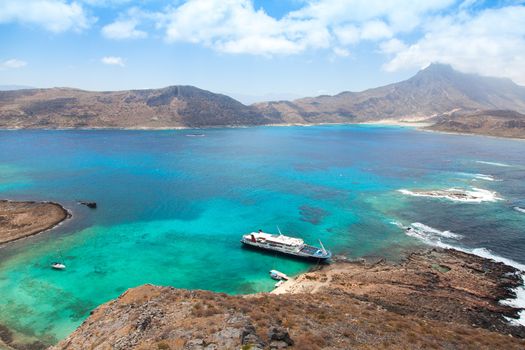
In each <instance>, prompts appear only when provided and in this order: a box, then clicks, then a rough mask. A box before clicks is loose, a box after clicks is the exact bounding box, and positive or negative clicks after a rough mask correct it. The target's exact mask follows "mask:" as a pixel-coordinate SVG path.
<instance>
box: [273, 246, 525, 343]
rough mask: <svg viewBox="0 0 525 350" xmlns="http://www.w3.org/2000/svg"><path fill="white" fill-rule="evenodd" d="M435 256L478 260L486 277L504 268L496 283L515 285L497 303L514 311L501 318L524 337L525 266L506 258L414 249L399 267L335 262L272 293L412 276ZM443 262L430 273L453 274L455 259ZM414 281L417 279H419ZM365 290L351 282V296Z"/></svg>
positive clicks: (379, 262)
mask: <svg viewBox="0 0 525 350" xmlns="http://www.w3.org/2000/svg"><path fill="white" fill-rule="evenodd" d="M434 253H437V255H438V256H439V254H445V256H446V255H449V254H450V255H452V256H454V255H456V256H461V255H462V256H463V257H461V259H465V260H466V261H468V260H469V259H473V260H474V262H475V260H478V262H482V268H483V270H485V271H484V272H483V273H487V270H486V269H487V265H492V266H498V265H499V266H501V271H505V272H504V273H502V274H500V275H499V276H494V277H495V279H496V280H501V279H505V278H510V277H511V276H513V277H512V278H513V279H514V280H513V282H510V281H507V282H505V283H504V284H503V285H502V286H500V287H499V288H498V289H497V290H498V293H497V294H496V295H497V299H496V300H495V304H497V305H504V306H510V307H511V308H513V311H511V312H510V313H512V314H513V315H510V314H502V316H503V317H504V318H505V320H506V321H507V322H508V326H510V327H515V326H517V327H522V328H523V330H522V332H521V334H522V337H525V299H524V298H525V270H523V265H521V264H519V263H513V264H511V263H510V261H507V260H508V259H505V258H504V259H497V258H496V257H488V256H486V255H485V256H484V255H483V254H476V253H475V252H472V251H466V250H461V249H457V248H454V247H446V248H445V247H429V248H421V249H414V250H412V251H411V252H407V256H406V258H405V259H403V260H402V261H401V262H399V263H392V262H386V260H385V259H379V260H377V261H368V262H367V261H364V260H362V261H349V260H346V259H340V260H337V259H336V261H335V262H334V263H332V264H329V265H320V266H318V267H316V268H314V269H311V270H310V271H308V272H305V273H302V274H299V275H297V276H294V277H292V278H290V279H289V280H287V281H284V282H283V283H282V284H281V285H280V286H279V287H276V288H275V289H274V290H272V291H271V292H269V293H270V294H274V295H289V294H302V293H309V294H315V293H320V292H322V291H323V290H324V289H330V288H333V284H337V283H338V282H337V281H336V280H337V279H338V278H341V276H340V275H344V274H347V276H346V277H348V278H349V279H352V278H355V277H356V276H358V275H359V274H367V273H368V274H370V273H375V271H373V269H374V268H376V269H381V268H385V271H388V274H393V273H396V269H398V270H403V273H404V274H407V273H412V272H413V271H411V267H410V261H411V260H414V259H419V258H420V257H421V256H431V255H432V254H434ZM440 259H441V258H438V259H436V261H433V259H430V262H432V263H433V264H432V265H431V269H435V270H436V271H438V272H441V273H444V274H446V273H448V272H450V271H451V270H452V268H451V267H450V266H449V265H450V264H451V262H452V259H450V258H449V257H446V258H445V259H443V260H444V261H445V264H441V262H440ZM502 260H504V261H502ZM423 261H424V262H428V261H425V259H423ZM407 262H408V263H407ZM467 264H470V265H472V264H473V262H472V261H468V262H467ZM434 265H435V266H434ZM473 270H474V271H475V272H480V270H479V269H477V268H473ZM415 271H416V275H417V274H421V273H424V271H425V268H424V267H421V269H420V270H419V269H418V268H416V269H415ZM338 275H339V276H338ZM334 276H336V278H334ZM414 277H415V278H417V277H416V276H414ZM382 278H383V277H381V278H379V280H380V281H381V282H384V280H381V279H382ZM388 278H389V277H388V276H387V277H386V278H385V279H386V280H388ZM376 282H377V281H376ZM365 283H366V282H365ZM405 283H406V282H405ZM408 283H410V282H408ZM394 284H397V282H395V283H394ZM362 286H363V281H362V280H359V279H357V280H356V281H353V282H352V287H351V288H350V289H352V293H354V294H359V290H360V289H362V290H366V292H367V293H365V295H367V294H368V293H370V291H371V289H369V288H363V287H362ZM448 287H450V286H448ZM469 289H470V288H469ZM474 289H475V288H474ZM380 293H381V292H380ZM382 297H384V298H389V297H390V295H389V292H386V293H385V295H384V296H382Z"/></svg>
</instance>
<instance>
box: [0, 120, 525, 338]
mask: <svg viewBox="0 0 525 350" xmlns="http://www.w3.org/2000/svg"><path fill="white" fill-rule="evenodd" d="M195 133H199V134H204V136H203V137H190V136H188V135H191V134H195ZM524 154H525V142H523V141H518V140H507V139H498V138H490V137H482V136H466V135H449V134H439V133H429V132H422V131H418V130H415V129H411V128H401V127H383V126H364V125H347V126H311V127H253V128H235V129H234V128H230V129H206V130H198V131H192V130H162V131H131V130H45V131H29V130H17V131H0V198H4V199H17V200H18V199H19V200H51V201H56V202H59V203H61V204H63V205H64V206H65V207H66V208H67V209H69V210H70V211H71V212H72V213H73V217H72V219H70V220H68V221H66V222H65V223H63V224H62V225H61V226H59V227H58V228H56V229H54V230H52V231H50V232H46V233H43V234H39V235H36V236H33V237H31V238H28V239H24V240H21V241H17V242H15V243H12V244H8V245H5V246H3V247H0V295H2V300H1V301H0V324H3V325H6V326H7V327H9V328H10V329H12V330H14V331H15V335H16V336H17V337H20V338H23V339H27V340H31V339H39V340H41V341H44V342H45V343H49V344H51V343H55V342H56V341H58V340H59V339H62V338H64V337H66V336H67V335H68V334H69V333H70V332H72V331H73V330H74V329H75V328H76V327H77V326H78V325H79V324H80V323H81V322H82V321H83V320H84V319H85V318H86V317H87V316H88V314H89V312H90V310H92V309H93V308H95V307H96V306H98V305H99V304H101V303H104V302H106V301H108V300H110V299H112V298H115V297H117V296H118V295H119V294H121V293H122V292H124V291H125V290H126V289H128V288H131V287H135V286H137V285H141V284H144V283H152V284H159V285H170V286H174V287H177V288H191V289H206V290H213V291H219V292H226V293H234V294H236V293H254V292H259V291H269V290H271V289H272V286H273V281H272V280H271V279H269V277H268V271H269V270H271V269H278V270H280V271H283V272H285V273H287V274H289V275H293V274H297V273H300V272H303V271H306V270H307V269H308V268H309V267H310V266H311V265H310V264H307V263H304V262H300V261H296V260H290V259H287V258H285V257H282V256H275V255H272V254H262V253H260V252H257V251H252V250H246V249H242V248H241V245H240V242H239V239H240V236H241V235H242V234H243V233H246V232H250V231H253V230H257V229H259V228H261V229H264V230H265V231H270V232H272V231H273V232H276V231H277V228H276V226H277V225H278V226H279V227H280V229H281V230H282V231H283V233H286V234H289V235H296V236H301V237H302V238H304V239H305V240H306V241H307V242H309V243H316V241H317V239H321V240H322V241H323V243H324V245H325V246H327V247H329V248H330V249H331V250H332V251H333V253H334V254H335V255H339V256H346V257H348V258H360V257H364V256H385V257H387V258H388V259H391V260H396V259H399V258H400V257H401V256H402V254H403V253H404V252H406V251H407V250H411V249H413V248H415V247H419V246H422V245H424V244H429V243H430V244H437V243H439V244H446V245H450V246H457V247H462V248H464V249H471V250H472V249H483V250H484V252H488V253H489V254H491V255H492V256H499V257H503V258H506V259H509V261H511V262H512V263H515V264H517V265H519V264H525V255H524V254H523V252H524V251H525V232H524V230H523V227H524V225H525V214H524V213H523V212H520V211H518V210H515V209H514V208H515V207H523V208H525V182H524V181H523V179H524V178H525V156H524ZM449 188H463V189H468V190H472V189H473V188H474V189H475V188H480V189H484V190H490V191H495V192H497V193H498V195H499V197H501V198H502V200H498V201H487V202H479V203H461V202H453V201H449V200H446V199H436V198H426V197H413V196H409V195H406V194H403V193H402V192H400V191H399V190H400V189H409V190H410V189H419V190H425V189H428V190H436V189H438V190H439V189H449ZM78 200H87V201H96V202H97V204H98V208H97V209H96V210H91V209H89V208H87V207H85V206H80V205H78V204H77V201H78ZM413 223H420V224H422V225H424V226H425V227H429V228H431V229H427V230H426V231H424V234H425V236H424V237H413V236H408V235H406V234H405V232H404V231H403V230H402V229H400V228H399V225H408V224H413ZM416 226H417V225H416ZM418 227H423V226H418ZM446 231H449V232H448V233H447V232H446ZM450 232H453V233H454V234H453V235H451V234H449V233H450ZM59 255H61V256H63V258H64V260H65V262H66V264H67V266H68V268H67V270H66V271H54V270H52V269H50V267H49V264H50V263H51V262H52V261H54V260H55V259H56V258H57V256H59Z"/></svg>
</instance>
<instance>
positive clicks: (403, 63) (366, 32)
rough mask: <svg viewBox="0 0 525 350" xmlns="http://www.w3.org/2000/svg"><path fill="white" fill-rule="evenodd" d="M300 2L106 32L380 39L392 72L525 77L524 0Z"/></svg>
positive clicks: (193, 10) (222, 39)
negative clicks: (449, 69)
mask: <svg viewBox="0 0 525 350" xmlns="http://www.w3.org/2000/svg"><path fill="white" fill-rule="evenodd" d="M0 1H1V0H0ZM48 1H50V0H48ZM301 3H302V4H303V5H302V7H301V8H300V9H298V10H296V11H292V12H289V13H287V14H285V15H284V16H282V17H281V18H274V17H272V16H270V15H269V14H267V13H266V12H265V11H264V9H263V8H262V7H256V6H255V5H254V2H253V0H188V1H185V2H175V3H174V5H172V6H169V7H167V8H165V9H164V10H163V11H162V12H150V13H145V12H141V11H140V10H138V9H136V8H135V9H134V8H132V9H131V10H128V11H127V13H124V14H123V15H121V16H119V17H118V18H117V20H116V21H115V22H113V23H111V24H108V25H107V26H105V27H104V28H103V29H102V33H103V35H104V36H106V37H108V38H115V39H123V38H141V37H145V36H147V33H146V32H145V31H142V30H139V29H137V28H138V27H139V28H140V27H141V26H145V25H148V28H156V29H157V30H162V31H163V34H164V38H165V40H166V41H167V42H185V43H192V44H196V45H201V46H204V47H208V48H211V49H213V50H215V51H218V52H221V53H230V54H251V55H263V56H273V55H291V54H300V53H303V52H305V51H307V50H326V52H327V53H329V54H328V55H327V57H329V58H330V59H331V58H333V57H334V55H336V56H341V57H346V56H348V55H349V54H350V52H352V53H353V52H360V51H362V50H354V48H355V47H357V46H358V45H360V44H361V43H363V42H365V41H366V44H367V46H366V48H367V49H369V48H370V47H371V50H374V45H375V49H377V51H378V52H380V53H382V54H384V55H385V57H386V58H387V59H388V62H387V64H385V66H384V68H385V69H386V70H388V71H395V70H399V69H404V68H410V69H413V68H416V67H424V66H426V65H427V64H428V63H430V62H443V63H450V64H452V65H453V66H454V67H456V68H458V69H460V70H464V71H473V72H477V73H481V74H492V75H504V76H507V77H509V78H512V79H513V80H515V81H518V82H520V83H525V70H524V69H523V68H522V67H523V65H524V62H525V25H524V24H523V20H524V18H525V6H523V3H522V2H516V1H509V2H501V3H499V4H498V5H497V7H496V5H492V4H491V3H489V2H486V1H485V2H482V1H476V0H463V1H460V0H425V1H421V0H305V1H301ZM511 4H514V5H511ZM491 6H494V7H493V8H491ZM487 7H488V8H487ZM483 8H485V9H483Z"/></svg>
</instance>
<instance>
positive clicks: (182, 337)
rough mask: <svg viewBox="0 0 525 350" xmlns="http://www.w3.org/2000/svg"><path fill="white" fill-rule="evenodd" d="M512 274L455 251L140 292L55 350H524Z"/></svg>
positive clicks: (516, 275)
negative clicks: (239, 291)
mask: <svg viewBox="0 0 525 350" xmlns="http://www.w3.org/2000/svg"><path fill="white" fill-rule="evenodd" d="M522 282H523V281H522V277H521V273H520V272H519V271H518V270H516V269H514V268H513V267H510V266H507V265H504V264H502V263H497V262H494V261H491V260H487V259H484V258H480V257H478V256H474V255H470V254H466V253H462V252H459V251H455V250H435V249H434V250H428V251H423V252H416V253H412V254H410V255H408V256H407V257H406V259H405V260H404V261H403V262H402V263H400V264H390V263H387V262H385V261H383V260H379V261H375V262H368V263H366V262H361V263H350V262H344V261H342V262H336V263H334V264H332V265H330V266H327V267H323V268H322V269H320V270H317V271H313V272H309V273H306V274H304V275H301V276H300V277H298V278H297V279H295V280H293V281H290V282H287V283H285V284H284V285H282V286H281V287H280V288H279V289H277V290H276V291H275V292H274V293H260V294H255V295H244V296H241V295H239V296H232V295H227V294H222V293H213V292H206V291H191V290H182V289H175V288H171V287H158V286H153V285H143V286H140V287H137V288H132V289H129V290H128V291H127V292H125V293H124V294H122V295H121V296H120V297H119V298H118V299H116V300H113V301H110V302H108V303H106V304H104V305H101V306H100V307H98V308H97V309H96V310H94V311H93V312H92V313H91V316H90V317H89V318H88V319H87V320H86V321H85V322H84V323H83V324H82V325H81V326H80V327H79V328H78V329H77V330H76V331H75V332H74V333H73V334H71V335H70V336H69V337H68V338H67V339H65V340H63V341H62V342H60V343H59V344H58V345H56V346H54V347H52V349H55V350H58V349H207V350H211V349H287V348H290V349H301V350H312V349H313V350H315V349H380V348H388V349H406V348H407V344H410V345H411V348H427V349H457V348H472V349H494V348H499V349H523V348H524V347H525V339H524V338H525V327H523V326H519V325H513V324H512V323H511V322H510V321H509V320H512V319H515V318H516V317H518V312H519V311H520V310H519V309H515V308H512V307H510V306H506V305H504V304H502V303H501V301H502V300H505V299H508V298H512V297H515V293H514V292H513V288H515V287H517V286H519V285H521V284H522Z"/></svg>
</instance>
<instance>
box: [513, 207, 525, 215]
mask: <svg viewBox="0 0 525 350" xmlns="http://www.w3.org/2000/svg"><path fill="white" fill-rule="evenodd" d="M514 210H516V211H519V212H520V213H524V214H525V208H520V207H514Z"/></svg>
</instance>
